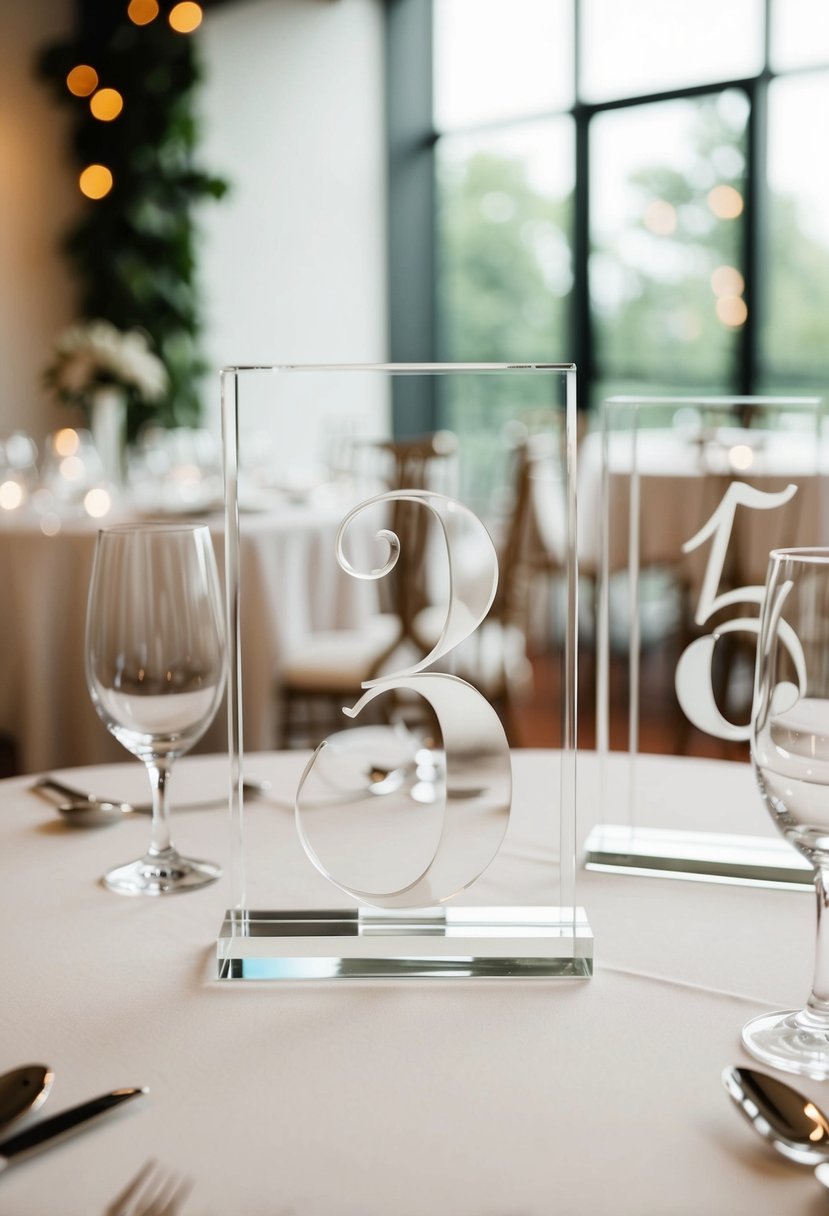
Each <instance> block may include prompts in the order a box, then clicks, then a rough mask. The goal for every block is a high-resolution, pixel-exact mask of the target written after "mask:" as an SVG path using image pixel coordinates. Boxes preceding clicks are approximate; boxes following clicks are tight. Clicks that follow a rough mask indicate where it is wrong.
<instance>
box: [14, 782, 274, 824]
mask: <svg viewBox="0 0 829 1216" xmlns="http://www.w3.org/2000/svg"><path fill="white" fill-rule="evenodd" d="M32 789H33V790H34V791H35V792H36V793H44V794H45V793H47V792H48V791H52V792H53V793H56V794H60V795H61V796H62V797H63V798H68V799H69V801H68V802H62V803H60V804H59V805H58V807H57V811H58V814H59V815H62V816H63V818H64V819H65V820H66V822H67V823H69V824H71V825H72V826H73V827H77V828H80V827H83V828H93V827H105V826H106V825H107V824H113V823H117V822H118V821H119V820H120V819H122V818H123V817H124V816H125V815H152V813H153V808H152V803H149V802H147V803H136V804H133V803H131V802H111V801H110V800H109V799H106V798H96V797H95V796H94V795H92V794H84V793H82V792H81V791H80V790H76V789H74V788H73V787H72V786H71V785H65V784H64V783H63V782H62V781H58V780H57V779H56V778H54V777H40V778H38V780H37V781H35V783H34V784H33V786H32ZM242 789H243V791H244V793H245V794H246V795H247V797H249V798H256V797H261V796H262V795H263V794H265V793H266V792H267V791H268V790H269V789H270V783H269V782H266V781H245V782H243V784H242ZM50 801H51V799H50ZM221 806H227V796H225V797H223V798H217V799H213V800H211V801H202V802H186V803H180V804H179V805H178V806H174V807H173V810H177V811H189V810H207V809H209V808H213V807H221Z"/></svg>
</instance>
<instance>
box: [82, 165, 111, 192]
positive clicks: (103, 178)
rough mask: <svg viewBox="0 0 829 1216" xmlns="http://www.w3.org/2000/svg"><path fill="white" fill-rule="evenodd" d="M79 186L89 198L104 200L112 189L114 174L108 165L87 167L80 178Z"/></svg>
mask: <svg viewBox="0 0 829 1216" xmlns="http://www.w3.org/2000/svg"><path fill="white" fill-rule="evenodd" d="M78 185H79V186H80V188H81V194H85V195H86V197H87V198H96V199H97V198H104V196H105V195H107V194H109V192H110V190H111V189H112V174H111V173H110V171H109V169H107V167H106V165H87V167H86V168H85V169H84V171H83V173H82V174H81V175H80V177H79V178H78Z"/></svg>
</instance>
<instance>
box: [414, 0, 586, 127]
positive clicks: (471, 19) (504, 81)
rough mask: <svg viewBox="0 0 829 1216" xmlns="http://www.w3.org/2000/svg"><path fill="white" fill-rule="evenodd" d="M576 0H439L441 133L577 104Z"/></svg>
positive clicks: (436, 113)
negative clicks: (575, 55)
mask: <svg viewBox="0 0 829 1216" xmlns="http://www.w3.org/2000/svg"><path fill="white" fill-rule="evenodd" d="M572 45H573V5H572V2H571V0H512V3H510V4H504V3H502V0H434V99H435V100H434V116H435V125H436V127H437V129H438V131H448V130H453V129H456V128H458V127H464V126H475V125H477V124H480V123H486V122H493V121H495V122H498V121H503V120H504V119H509V118H516V117H525V116H527V115H534V114H544V113H549V112H550V111H554V110H563V109H565V108H567V107H568V106H570V105H572V103H573V56H572V51H571V48H572Z"/></svg>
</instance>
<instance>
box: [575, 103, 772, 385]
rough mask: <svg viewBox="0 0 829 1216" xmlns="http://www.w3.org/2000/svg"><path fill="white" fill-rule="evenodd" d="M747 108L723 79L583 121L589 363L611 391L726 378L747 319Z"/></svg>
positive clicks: (711, 382) (716, 381) (712, 382)
mask: <svg viewBox="0 0 829 1216" xmlns="http://www.w3.org/2000/svg"><path fill="white" fill-rule="evenodd" d="M747 116H748V109H747V104H746V100H745V97H744V96H743V94H742V93H739V92H737V91H736V90H733V89H732V90H728V91H726V92H724V93H721V94H719V95H716V96H713V97H703V98H695V99H685V100H682V101H671V102H662V103H659V104H654V105H643V106H635V107H633V108H631V109H624V110H619V111H611V112H609V113H606V114H600V115H598V116H597V117H596V118H595V119H594V121H593V123H592V125H591V134H592V139H591V183H592V188H591V215H590V231H591V248H592V253H591V258H590V291H591V298H592V301H593V309H594V321H595V345H596V361H597V366H598V370H599V374H600V377H601V378H602V380H604V381H605V382H611V383H613V384H614V385H615V386H616V388H615V391H616V392H620V393H621V392H625V393H632V392H644V391H646V389H645V387H644V386H649V391H653V387H652V386H654V385H665V386H674V387H675V388H676V389H679V387H680V386H681V385H685V386H688V385H694V387H695V388H696V389H697V391H703V390H704V386H706V385H710V386H711V389H712V390H713V388H714V387H715V386H716V385H720V384H728V383H729V381H730V378H731V374H732V369H733V368H734V367H735V366H736V356H737V350H738V343H739V339H740V331H741V329H742V326H743V325H744V323H745V320H746V317H747V310H746V305H745V302H744V299H743V293H744V289H745V281H744V273H743V272H744V267H743V246H744V235H743V225H744V210H743V197H744V192H745V173H746V162H745V129H746V120H747ZM599 404H600V403H599V402H596V405H597V407H598V405H599Z"/></svg>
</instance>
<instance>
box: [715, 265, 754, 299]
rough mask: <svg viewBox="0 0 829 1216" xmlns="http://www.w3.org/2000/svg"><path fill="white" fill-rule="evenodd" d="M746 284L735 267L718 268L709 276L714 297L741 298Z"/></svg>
mask: <svg viewBox="0 0 829 1216" xmlns="http://www.w3.org/2000/svg"><path fill="white" fill-rule="evenodd" d="M745 286H746V282H745V279H744V278H743V276H742V275H741V274H740V272H739V270H737V268H736V267H735V266H718V267H717V268H716V270H714V271H713V272H712V274H711V290H712V291H713V292H714V295H715V296H741V295H742V294H743V292H744V291H745Z"/></svg>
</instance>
